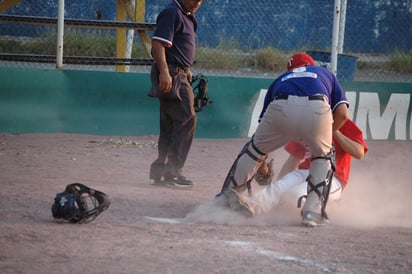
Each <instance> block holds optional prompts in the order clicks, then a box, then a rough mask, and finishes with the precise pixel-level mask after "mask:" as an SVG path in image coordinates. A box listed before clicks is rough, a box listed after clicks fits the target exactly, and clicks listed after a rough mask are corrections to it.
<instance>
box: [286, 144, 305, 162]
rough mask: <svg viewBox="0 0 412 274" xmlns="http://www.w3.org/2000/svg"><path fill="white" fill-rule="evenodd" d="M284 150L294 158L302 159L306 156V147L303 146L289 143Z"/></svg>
mask: <svg viewBox="0 0 412 274" xmlns="http://www.w3.org/2000/svg"><path fill="white" fill-rule="evenodd" d="M285 150H286V151H287V152H288V153H289V154H290V155H292V156H293V157H295V158H298V159H304V158H305V155H306V147H305V145H304V144H302V143H299V142H296V141H290V142H289V143H287V144H286V146H285Z"/></svg>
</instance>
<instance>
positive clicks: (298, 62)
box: [287, 52, 315, 70]
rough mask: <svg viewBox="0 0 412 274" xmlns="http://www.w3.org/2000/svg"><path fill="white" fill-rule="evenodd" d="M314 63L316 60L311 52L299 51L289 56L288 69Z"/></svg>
mask: <svg viewBox="0 0 412 274" xmlns="http://www.w3.org/2000/svg"><path fill="white" fill-rule="evenodd" d="M314 65H315V61H314V60H313V58H312V57H311V56H310V55H309V54H307V53H304V52H298V53H295V54H293V55H292V56H290V57H289V60H288V64H287V68H288V70H291V69H295V68H298V67H303V66H314Z"/></svg>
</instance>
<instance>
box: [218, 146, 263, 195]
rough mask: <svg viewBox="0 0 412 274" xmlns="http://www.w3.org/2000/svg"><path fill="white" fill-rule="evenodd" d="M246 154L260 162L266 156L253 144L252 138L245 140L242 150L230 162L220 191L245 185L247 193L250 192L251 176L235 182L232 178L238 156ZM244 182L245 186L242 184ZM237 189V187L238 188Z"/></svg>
mask: <svg viewBox="0 0 412 274" xmlns="http://www.w3.org/2000/svg"><path fill="white" fill-rule="evenodd" d="M245 154H246V155H247V156H249V157H250V158H251V159H252V160H254V161H256V162H258V163H261V162H262V161H264V160H265V159H266V158H267V155H266V154H265V153H263V152H261V151H260V150H259V149H258V148H257V147H256V146H255V145H254V144H253V138H252V140H250V141H249V142H247V143H246V144H245V145H244V146H243V148H242V150H241V151H240V153H239V154H238V156H237V158H236V160H235V161H234V163H233V164H232V166H231V168H230V170H229V172H228V174H227V176H226V178H225V181H224V183H223V186H222V190H221V192H223V191H224V190H226V189H227V188H229V187H235V188H236V187H239V188H242V187H247V188H248V190H249V193H250V192H251V186H250V182H251V181H252V179H253V176H252V178H250V179H248V180H247V181H246V182H236V180H235V179H234V174H235V172H236V169H237V164H238V162H239V159H240V157H242V156H243V155H245ZM244 184H246V186H245V185H244ZM238 190H239V189H238Z"/></svg>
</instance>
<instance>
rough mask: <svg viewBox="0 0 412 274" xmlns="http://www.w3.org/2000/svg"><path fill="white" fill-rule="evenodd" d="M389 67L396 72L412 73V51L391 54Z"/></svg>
mask: <svg viewBox="0 0 412 274" xmlns="http://www.w3.org/2000/svg"><path fill="white" fill-rule="evenodd" d="M388 65H389V67H390V68H391V69H392V70H394V71H399V72H405V73H412V50H409V51H408V52H399V51H397V52H394V53H393V54H391V58H390V61H389V64H388Z"/></svg>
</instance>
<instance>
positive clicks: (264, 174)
mask: <svg viewBox="0 0 412 274" xmlns="http://www.w3.org/2000/svg"><path fill="white" fill-rule="evenodd" d="M272 178H273V159H270V161H269V162H266V161H263V163H262V164H261V165H260V167H259V169H258V171H257V172H256V174H255V181H256V182H257V183H258V184H259V185H260V186H267V185H269V184H270V183H271V182H272Z"/></svg>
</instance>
